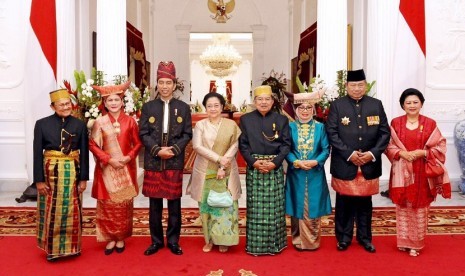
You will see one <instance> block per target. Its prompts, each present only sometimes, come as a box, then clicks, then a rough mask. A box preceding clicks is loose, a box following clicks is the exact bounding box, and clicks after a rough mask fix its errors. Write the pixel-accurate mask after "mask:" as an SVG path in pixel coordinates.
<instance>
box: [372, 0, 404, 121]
mask: <svg viewBox="0 0 465 276" xmlns="http://www.w3.org/2000/svg"><path fill="white" fill-rule="evenodd" d="M398 8H399V1H369V2H368V14H367V59H366V60H367V68H366V72H365V73H366V77H367V81H369V82H370V81H374V80H376V84H375V86H374V87H373V89H372V91H371V92H370V95H372V96H374V97H376V98H378V99H380V100H381V101H382V102H383V106H384V109H385V111H386V114H387V117H388V118H392V117H393V116H392V115H393V114H392V110H393V107H394V105H396V106H397V105H398V99H396V98H393V97H392V79H393V66H394V60H393V59H394V46H395V34H396V28H397V17H396V16H394V15H396V14H397V10H398ZM394 115H395V114H394ZM396 116H397V115H396Z"/></svg>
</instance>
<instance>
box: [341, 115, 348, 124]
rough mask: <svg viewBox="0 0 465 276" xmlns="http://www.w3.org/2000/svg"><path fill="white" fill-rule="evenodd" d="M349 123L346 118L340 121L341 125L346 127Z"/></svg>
mask: <svg viewBox="0 0 465 276" xmlns="http://www.w3.org/2000/svg"><path fill="white" fill-rule="evenodd" d="M349 123H350V119H349V118H348V117H347V116H344V118H342V119H341V124H343V125H345V126H348V125H349Z"/></svg>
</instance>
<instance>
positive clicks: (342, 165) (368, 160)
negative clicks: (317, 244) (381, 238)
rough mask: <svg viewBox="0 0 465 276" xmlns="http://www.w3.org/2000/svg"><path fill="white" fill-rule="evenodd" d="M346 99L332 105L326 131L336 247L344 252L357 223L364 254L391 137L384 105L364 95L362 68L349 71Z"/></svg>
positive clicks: (372, 250) (368, 245)
mask: <svg viewBox="0 0 465 276" xmlns="http://www.w3.org/2000/svg"><path fill="white" fill-rule="evenodd" d="M346 88H347V96H344V97H342V98H340V99H337V100H335V101H334V102H333V103H332V104H331V107H330V111H329V114H328V120H327V122H326V131H327V133H328V138H329V141H330V144H331V147H332V150H331V168H330V171H331V175H332V180H331V186H332V187H333V189H334V190H335V191H336V214H335V225H336V226H335V230H336V238H337V241H338V243H337V249H338V250H339V251H344V250H346V249H347V248H348V247H349V246H350V244H351V242H352V237H353V232H354V221H355V223H356V225H357V233H356V239H357V242H358V243H359V244H361V245H362V246H363V247H364V248H365V250H366V251H368V252H370V253H375V252H376V249H375V247H374V246H373V244H372V243H371V241H372V234H371V216H372V211H373V205H372V201H371V196H372V195H374V194H377V193H378V192H379V177H380V176H381V174H382V172H381V154H382V153H383V152H384V150H385V149H386V147H387V145H388V143H389V139H390V129H389V124H388V120H387V118H386V114H385V112H384V108H383V104H382V103H381V101H380V100H378V99H375V98H372V97H369V96H367V95H365V94H366V88H367V83H366V79H365V73H364V71H363V69H361V70H356V71H348V72H347V83H346Z"/></svg>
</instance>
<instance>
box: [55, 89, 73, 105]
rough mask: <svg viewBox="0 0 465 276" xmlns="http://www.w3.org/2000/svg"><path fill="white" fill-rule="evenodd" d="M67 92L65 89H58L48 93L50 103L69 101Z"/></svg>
mask: <svg viewBox="0 0 465 276" xmlns="http://www.w3.org/2000/svg"><path fill="white" fill-rule="evenodd" d="M70 98H71V97H70V96H69V92H68V90H66V89H58V90H55V91H52V92H50V101H51V102H52V103H54V102H56V101H58V100H60V99H70Z"/></svg>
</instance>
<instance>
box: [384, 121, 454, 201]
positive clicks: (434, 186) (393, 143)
mask: <svg viewBox="0 0 465 276" xmlns="http://www.w3.org/2000/svg"><path fill="white" fill-rule="evenodd" d="M424 149H425V150H427V152H428V153H427V154H428V155H431V156H434V158H435V159H436V161H437V162H438V164H440V166H441V167H442V168H443V169H444V174H443V175H441V176H438V177H435V178H428V179H427V180H428V185H429V189H430V191H431V193H432V195H433V196H434V197H436V195H437V194H441V195H442V196H443V197H444V198H450V191H451V190H450V189H451V187H450V180H449V175H448V173H447V169H446V167H445V166H444V163H445V153H446V141H445V138H444V137H443V136H442V135H441V132H440V131H439V129H438V128H437V127H436V128H435V129H434V130H433V132H432V133H431V135H430V136H429V138H428V140H427V141H426V144H425V148H424ZM401 150H407V149H406V148H405V145H404V144H403V143H402V142H401V141H400V139H399V137H398V136H397V132H396V130H395V128H394V127H392V126H391V140H390V142H389V145H388V146H387V148H386V150H385V154H386V156H387V157H388V159H389V161H391V163H392V167H391V178H390V189H391V191H392V192H391V193H390V197H391V199H392V201H393V202H394V203H400V200H401V197H402V196H401V195H399V194H398V193H402V192H403V191H404V189H405V190H406V191H407V190H408V189H407V188H408V187H409V186H411V185H414V184H415V178H414V172H413V166H412V163H411V162H408V161H406V160H404V159H402V158H399V159H397V160H396V159H395V156H396V155H397V154H398V152H400V151H401Z"/></svg>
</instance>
